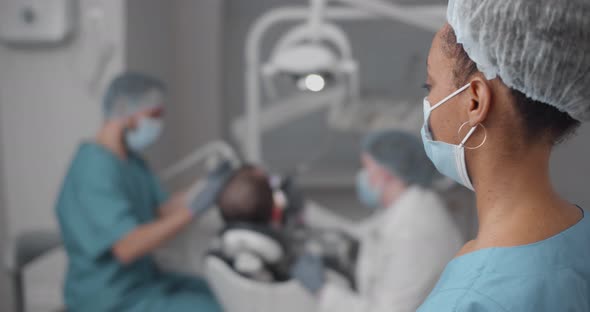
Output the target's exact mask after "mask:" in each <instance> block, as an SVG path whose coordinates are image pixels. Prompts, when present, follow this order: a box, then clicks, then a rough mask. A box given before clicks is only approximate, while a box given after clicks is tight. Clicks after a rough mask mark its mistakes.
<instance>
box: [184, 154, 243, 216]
mask: <svg viewBox="0 0 590 312" xmlns="http://www.w3.org/2000/svg"><path fill="white" fill-rule="evenodd" d="M233 172H234V169H233V166H232V165H231V163H230V162H222V163H221V164H220V165H219V166H217V168H215V169H214V170H213V171H211V173H209V175H208V176H207V180H206V181H205V185H204V186H203V187H202V188H201V189H200V190H198V191H197V192H194V194H191V195H189V202H188V207H189V209H190V210H191V211H192V212H193V215H195V216H198V215H202V214H203V213H205V212H206V211H207V210H209V209H210V208H211V207H213V206H214V205H215V201H216V200H217V198H218V197H219V194H220V193H221V192H222V191H223V188H224V187H225V185H226V184H227V182H228V181H229V179H230V178H231V177H232V175H233ZM199 186H200V185H199Z"/></svg>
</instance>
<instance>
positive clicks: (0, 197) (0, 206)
mask: <svg viewBox="0 0 590 312" xmlns="http://www.w3.org/2000/svg"><path fill="white" fill-rule="evenodd" d="M1 63H2V59H1V58H0V68H2V65H1ZM0 105H2V103H1V102H0ZM2 149H3V144H2V140H0V164H1V163H2ZM0 176H2V166H0ZM3 192H4V183H3V180H2V179H0V259H4V256H5V253H6V250H5V247H6V243H7V242H6V212H5V211H6V205H5V204H4V194H3ZM12 309H13V305H12V289H11V288H10V285H9V279H8V278H7V276H6V275H5V274H0V311H12Z"/></svg>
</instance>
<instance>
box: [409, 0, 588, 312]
mask: <svg viewBox="0 0 590 312" xmlns="http://www.w3.org/2000/svg"><path fill="white" fill-rule="evenodd" d="M448 22H449V23H448V24H447V25H445V26H444V27H443V28H442V29H441V30H440V31H439V32H438V34H437V35H436V37H435V38H434V40H433V43H432V48H431V50H430V55H429V57H428V78H427V82H426V87H427V89H428V90H429V94H428V97H427V98H426V99H425V100H424V116H425V118H424V119H425V121H424V127H423V128H422V137H423V142H424V145H425V149H426V153H427V155H428V156H429V157H430V159H431V160H432V162H433V163H434V165H435V166H436V167H437V168H438V170H439V171H440V172H441V173H443V174H445V175H446V176H448V177H450V178H452V179H454V180H455V181H457V182H458V183H460V184H462V185H464V186H465V187H467V188H469V189H471V190H473V191H474V192H475V195H476V198H477V210H478V217H479V232H478V234H477V237H476V239H475V240H473V241H470V242H469V243H467V244H466V245H465V246H464V247H463V249H462V250H461V252H460V253H459V254H458V255H457V257H456V258H455V259H454V260H452V261H451V262H450V263H449V264H448V266H447V268H446V269H445V271H444V273H443V274H442V277H441V278H440V280H439V282H438V285H437V286H436V287H435V289H434V290H433V291H432V293H431V294H430V296H429V297H428V299H427V300H426V302H425V303H424V304H423V305H422V306H421V307H420V308H419V309H418V311H419V312H467V311H468V312H556V311H563V312H566V311H568V312H574V311H575V312H577V311H590V215H589V216H586V213H587V212H585V211H583V210H582V209H581V208H580V207H577V206H576V205H574V204H573V203H570V202H568V201H567V200H566V199H564V198H563V197H561V196H560V195H558V193H557V192H556V191H555V189H554V188H553V186H552V184H551V179H550V174H549V172H550V171H549V160H550V157H551V152H552V151H553V150H554V147H555V145H556V144H557V143H559V142H562V141H563V140H564V139H566V138H567V137H569V136H570V135H572V133H573V132H574V131H575V130H576V128H578V127H579V125H580V123H581V122H585V121H590V1H588V0H559V1H555V0H451V1H450V2H449V8H448ZM586 142H587V141H586ZM589 170H590V168H589V167H588V166H586V167H582V168H577V174H579V175H582V176H585V177H587V176H588V175H589V174H590V171H589Z"/></svg>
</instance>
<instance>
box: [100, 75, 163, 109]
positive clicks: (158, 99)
mask: <svg viewBox="0 0 590 312" xmlns="http://www.w3.org/2000/svg"><path fill="white" fill-rule="evenodd" d="M164 93H165V86H164V83H163V82H161V81H160V80H158V79H156V78H153V77H150V76H147V75H145V74H140V73H124V74H121V75H119V76H117V77H116V78H115V79H113V81H112V82H111V84H110V85H109V88H108V90H107V92H106V94H105V97H104V100H103V113H104V116H105V118H107V119H108V118H119V117H127V116H129V115H132V114H134V113H136V112H138V111H141V110H144V109H150V108H156V107H161V106H162V104H163V103H164V100H165V94H164Z"/></svg>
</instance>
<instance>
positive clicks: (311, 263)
mask: <svg viewBox="0 0 590 312" xmlns="http://www.w3.org/2000/svg"><path fill="white" fill-rule="evenodd" d="M324 270H325V269H324V262H323V261H322V258H321V257H319V256H316V255H312V254H309V253H307V254H304V255H302V256H300V257H299V259H297V261H296V262H295V265H294V266H293V268H292V269H291V276H292V277H293V278H295V279H296V280H298V281H299V282H300V283H301V284H302V285H303V287H305V289H307V290H308V291H310V292H311V293H312V294H314V295H315V294H317V293H318V292H319V291H320V290H321V289H322V287H323V286H324V284H325V272H324Z"/></svg>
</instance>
